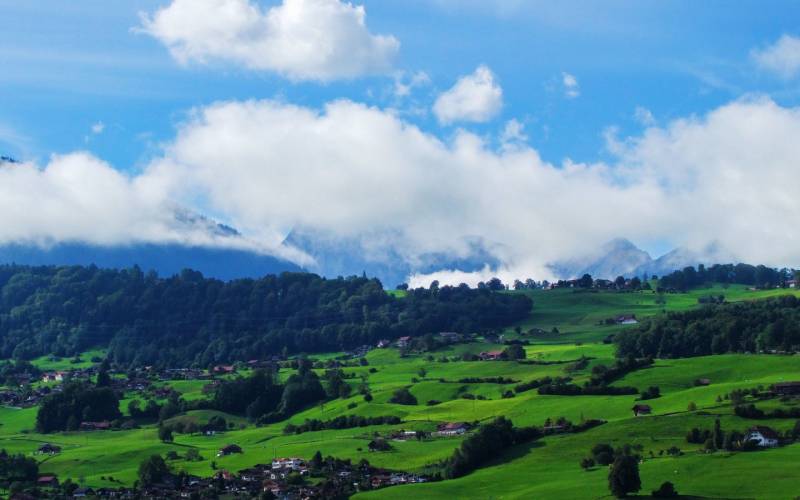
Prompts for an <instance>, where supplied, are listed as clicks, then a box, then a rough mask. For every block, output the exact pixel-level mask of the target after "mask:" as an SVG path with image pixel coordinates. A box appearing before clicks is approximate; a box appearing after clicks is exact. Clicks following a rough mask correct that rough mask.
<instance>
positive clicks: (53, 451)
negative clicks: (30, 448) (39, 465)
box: [36, 443, 61, 455]
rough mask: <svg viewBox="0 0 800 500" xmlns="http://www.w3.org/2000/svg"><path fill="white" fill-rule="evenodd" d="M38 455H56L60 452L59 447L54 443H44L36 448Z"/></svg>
mask: <svg viewBox="0 0 800 500" xmlns="http://www.w3.org/2000/svg"><path fill="white" fill-rule="evenodd" d="M36 453H37V454H39V455H57V454H59V453H61V447H60V446H56V445H54V444H50V443H45V444H43V445H41V446H40V447H39V449H38V450H36Z"/></svg>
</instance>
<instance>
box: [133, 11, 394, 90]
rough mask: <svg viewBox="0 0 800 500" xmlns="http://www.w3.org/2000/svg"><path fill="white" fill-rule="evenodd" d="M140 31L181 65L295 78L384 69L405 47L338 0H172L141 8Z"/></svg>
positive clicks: (348, 75)
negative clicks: (269, 0)
mask: <svg viewBox="0 0 800 500" xmlns="http://www.w3.org/2000/svg"><path fill="white" fill-rule="evenodd" d="M141 17H142V26H141V28H140V30H141V31H142V32H144V33H147V34H149V35H151V36H153V37H155V38H156V39H158V40H159V41H161V42H162V43H163V44H164V45H166V46H167V47H168V48H169V51H170V53H171V54H172V56H173V57H174V58H175V59H176V60H178V61H179V62H180V63H182V64H187V63H189V62H197V63H201V64H207V63H210V62H214V61H222V62H229V63H233V64H237V65H240V66H244V67H245V68H248V69H251V70H258V71H272V72H275V73H278V74H281V75H283V76H286V77H288V78H290V79H292V80H317V81H323V82H325V81H331V80H336V79H350V78H355V77H359V76H363V75H370V74H381V73H386V72H387V71H389V70H390V69H391V65H392V59H393V58H394V56H395V55H396V53H397V51H398V50H399V48H400V42H399V41H398V40H397V39H396V38H395V37H393V36H390V35H373V34H372V33H370V32H369V30H368V29H367V25H366V11H365V9H364V7H363V6H355V5H353V4H351V3H348V2H342V1H340V0H283V2H282V3H281V4H280V5H278V6H274V7H272V8H269V9H264V8H262V7H261V6H260V5H259V4H257V3H255V2H253V1H251V0H172V3H170V4H169V5H168V6H166V7H163V8H161V9H158V10H157V11H156V12H155V13H153V14H142V16H141Z"/></svg>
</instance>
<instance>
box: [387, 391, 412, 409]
mask: <svg viewBox="0 0 800 500" xmlns="http://www.w3.org/2000/svg"><path fill="white" fill-rule="evenodd" d="M389 402H390V403H394V404H398V405H408V406H413V405H416V404H417V398H415V397H414V395H413V394H411V392H409V390H408V389H407V388H405V387H403V388H401V389H397V390H396V391H394V394H392V397H391V398H390V399H389Z"/></svg>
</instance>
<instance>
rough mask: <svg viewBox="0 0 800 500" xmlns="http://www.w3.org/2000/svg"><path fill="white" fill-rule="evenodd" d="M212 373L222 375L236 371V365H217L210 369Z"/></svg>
mask: <svg viewBox="0 0 800 500" xmlns="http://www.w3.org/2000/svg"><path fill="white" fill-rule="evenodd" d="M212 371H213V372H214V373H217V374H220V375H224V374H228V373H234V372H235V371H236V367H235V366H233V365H217V366H215V367H214V368H213V370H212Z"/></svg>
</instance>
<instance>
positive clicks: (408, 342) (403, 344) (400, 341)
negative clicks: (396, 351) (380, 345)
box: [395, 337, 411, 349]
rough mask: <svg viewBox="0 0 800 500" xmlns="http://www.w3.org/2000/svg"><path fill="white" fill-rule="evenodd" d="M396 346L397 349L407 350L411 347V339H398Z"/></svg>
mask: <svg viewBox="0 0 800 500" xmlns="http://www.w3.org/2000/svg"><path fill="white" fill-rule="evenodd" d="M395 345H397V347H399V348H400V349H405V348H406V347H408V346H410V345H411V337H400V338H399V339H397V342H396V343H395Z"/></svg>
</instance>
